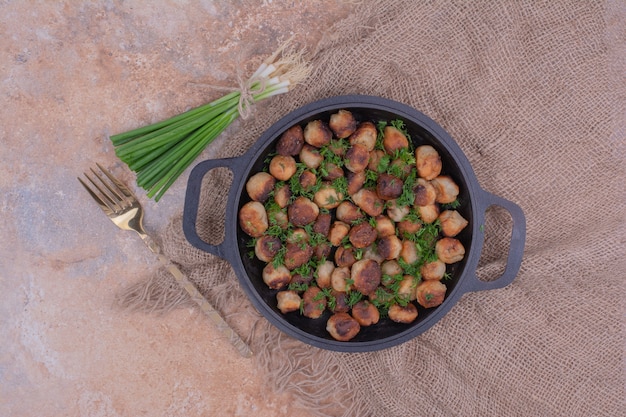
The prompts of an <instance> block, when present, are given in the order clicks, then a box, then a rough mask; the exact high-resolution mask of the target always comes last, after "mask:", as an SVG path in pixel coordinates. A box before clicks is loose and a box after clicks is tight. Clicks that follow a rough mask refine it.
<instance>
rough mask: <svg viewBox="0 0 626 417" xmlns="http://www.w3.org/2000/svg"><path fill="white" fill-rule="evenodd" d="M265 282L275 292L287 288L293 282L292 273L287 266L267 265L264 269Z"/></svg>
mask: <svg viewBox="0 0 626 417" xmlns="http://www.w3.org/2000/svg"><path fill="white" fill-rule="evenodd" d="M262 277H263V282H264V283H265V284H266V285H267V286H268V287H270V288H271V289H273V290H280V289H281V288H283V287H286V286H287V284H289V281H291V272H289V270H288V269H287V267H285V265H278V266H276V267H274V265H273V264H272V263H269V264H267V265H265V267H264V268H263V273H262Z"/></svg>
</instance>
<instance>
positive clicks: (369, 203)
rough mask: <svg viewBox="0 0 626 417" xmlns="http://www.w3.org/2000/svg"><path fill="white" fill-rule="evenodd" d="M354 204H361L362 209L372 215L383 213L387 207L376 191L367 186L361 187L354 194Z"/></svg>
mask: <svg viewBox="0 0 626 417" xmlns="http://www.w3.org/2000/svg"><path fill="white" fill-rule="evenodd" d="M352 201H354V204H356V205H357V206H359V208H361V210H363V211H364V212H365V213H367V214H368V215H370V216H372V217H376V216H378V215H380V214H382V212H383V209H384V207H385V203H384V201H383V200H382V199H381V198H380V197H378V194H376V192H375V191H372V190H370V189H367V188H361V189H360V190H359V191H357V192H356V193H355V194H354V195H353V196H352Z"/></svg>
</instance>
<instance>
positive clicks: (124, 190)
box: [96, 162, 136, 200]
mask: <svg viewBox="0 0 626 417" xmlns="http://www.w3.org/2000/svg"><path fill="white" fill-rule="evenodd" d="M96 165H97V166H98V168H100V170H101V171H102V172H104V175H106V176H107V177H108V178H109V179H110V180H111V182H112V183H113V184H115V185H116V186H117V189H118V191H120V192H121V193H122V194H123V195H124V197H126V198H128V199H129V200H136V197H135V195H134V194H133V193H132V192H131V191H130V190H129V189H128V187H127V186H126V185H124V184H123V183H122V182H121V181H120V180H118V179H117V178H115V177H114V176H113V174H111V173H110V172H109V171H108V170H106V169H104V168H102V166H100V164H99V163H97V162H96ZM118 195H119V193H118Z"/></svg>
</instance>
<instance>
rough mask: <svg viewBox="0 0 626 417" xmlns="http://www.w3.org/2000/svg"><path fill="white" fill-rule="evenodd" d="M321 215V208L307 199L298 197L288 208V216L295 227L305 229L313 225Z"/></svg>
mask: <svg viewBox="0 0 626 417" xmlns="http://www.w3.org/2000/svg"><path fill="white" fill-rule="evenodd" d="M319 213H320V208H319V207H318V206H317V204H315V203H314V202H312V201H311V200H309V199H308V198H306V197H302V196H301V197H298V198H296V199H295V200H294V202H293V203H291V204H290V205H289V207H288V208H287V216H288V217H289V221H290V222H291V224H293V225H294V226H298V227H303V226H306V225H307V224H309V223H313V222H314V221H315V219H317V216H318V215H319Z"/></svg>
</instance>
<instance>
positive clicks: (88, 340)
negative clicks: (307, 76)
mask: <svg viewBox="0 0 626 417" xmlns="http://www.w3.org/2000/svg"><path fill="white" fill-rule="evenodd" d="M295 3H298V6H297V7H296V8H293V5H294V4H295ZM348 12H349V6H347V5H344V4H342V3H341V2H338V1H332V0H323V1H318V2H305V3H304V4H300V3H299V2H294V1H287V0H274V1H270V0H268V1H261V0H239V1H234V2H230V1H225V0H224V1H209V0H203V1H184V0H158V1H152V2H141V1H139V2H124V1H113V0H112V1H108V0H97V1H90V2H86V1H84V2H80V1H65V2H30V1H26V2H22V1H11V0H9V1H2V2H0V31H1V33H2V37H0V45H1V48H0V97H1V98H2V99H1V100H2V101H1V102H2V112H0V143H1V147H0V214H1V216H0V236H1V237H2V239H0V297H1V302H0V314H1V315H2V320H1V321H0V334H1V337H2V343H1V344H0V415H2V416H14V417H17V416H33V415H37V416H144V415H145V416H213V415H224V416H250V415H255V416H259V417H264V416H288V415H294V414H298V415H303V416H304V415H306V412H303V411H300V410H297V409H296V408H295V406H294V405H293V400H294V399H293V398H290V397H287V396H285V395H283V394H281V393H276V392H272V391H271V390H268V389H267V387H266V385H265V383H264V381H263V377H262V375H261V374H260V373H259V372H258V370H257V369H256V367H255V364H254V361H252V360H250V359H243V358H241V357H240V356H239V355H238V354H237V352H236V351H235V350H234V348H232V347H231V346H230V344H229V343H228V341H227V340H226V339H225V338H224V337H223V336H222V335H221V334H219V333H218V332H217V331H216V329H215V327H214V326H213V325H212V324H211V323H210V322H209V321H208V320H207V319H206V318H205V317H204V316H203V315H202V313H200V312H199V311H198V310H197V309H183V310H178V311H175V312H173V313H170V314H167V315H164V316H150V315H145V314H140V313H129V312H127V311H122V310H120V309H118V308H116V307H115V306H114V303H113V300H114V297H115V294H116V293H117V291H118V290H119V289H120V288H122V287H123V286H124V285H126V284H128V283H130V282H134V281H135V280H140V279H145V278H146V277H148V276H149V275H150V274H151V273H153V272H154V271H155V270H156V268H157V263H156V260H155V258H154V257H153V256H152V255H151V253H150V252H149V251H148V250H147V249H146V248H145V247H144V246H143V244H142V242H141V240H140V239H138V237H137V236H136V235H134V234H132V233H130V232H122V231H120V230H118V229H117V228H116V227H115V226H114V225H113V224H112V223H111V222H110V221H109V220H108V219H107V218H106V217H105V216H104V215H103V214H102V213H101V212H100V210H99V208H98V207H97V206H96V205H95V204H94V203H93V201H91V200H90V198H89V197H88V195H87V194H86V192H85V191H84V190H83V189H82V188H81V186H80V184H79V183H78V181H77V180H76V177H78V176H80V175H82V173H83V172H84V171H85V170H86V169H88V168H89V167H90V166H92V165H93V163H94V162H96V161H97V162H99V163H101V164H102V165H104V166H106V167H108V168H110V169H111V170H112V171H113V172H114V173H115V174H117V175H118V176H120V177H121V178H122V179H123V180H124V181H125V182H127V183H128V184H131V185H133V186H134V183H133V178H134V177H133V176H132V174H131V173H130V172H129V171H128V169H127V168H126V167H125V166H124V165H123V164H121V163H120V162H119V160H118V159H117V158H116V157H115V155H114V152H113V149H112V146H111V144H110V142H109V140H108V136H109V135H111V134H114V133H119V132H122V131H125V130H128V129H130V128H134V127H137V126H139V125H144V124H146V123H149V122H155V121H158V120H160V119H163V118H164V117H165V116H171V115H174V114H177V113H180V112H182V111H184V110H186V109H188V108H190V107H193V106H196V105H199V104H202V103H204V102H206V101H208V99H209V98H210V99H213V98H216V95H215V92H211V91H208V90H207V89H206V88H203V87H201V86H198V83H211V84H219V85H233V84H234V83H235V82H236V77H235V75H236V73H237V69H238V68H243V69H245V70H246V71H247V70H248V69H246V65H242V63H245V62H255V61H254V60H255V59H256V60H257V61H256V62H257V63H258V62H260V60H261V59H262V58H264V57H265V56H266V55H268V54H270V53H271V52H272V51H273V50H274V49H275V48H276V46H277V45H278V44H279V40H280V39H283V38H286V37H288V36H290V35H292V34H295V35H296V40H297V41H298V42H300V43H301V44H302V45H304V46H307V47H309V48H313V47H314V45H315V43H316V42H317V40H318V39H319V37H320V35H321V33H322V32H323V31H324V29H325V28H327V27H328V26H329V25H331V24H332V22H333V21H334V20H336V19H340V18H341V17H342V16H345V15H346V14H347V13H348ZM210 156H211V151H210V150H208V151H206V152H205V154H204V155H203V156H202V157H201V158H203V159H204V158H206V157H210ZM186 175H187V173H185V174H184V175H183V177H182V178H181V180H180V181H179V182H178V183H177V184H175V185H174V187H173V188H172V189H171V190H170V191H169V192H168V194H166V196H165V197H164V198H163V199H162V200H161V201H160V202H159V203H155V202H153V201H151V200H147V199H146V198H145V194H144V193H143V192H142V191H141V190H137V189H136V188H135V190H136V191H137V192H138V194H139V195H140V199H141V201H142V203H143V205H144V207H145V208H146V212H147V213H146V218H145V220H146V228H147V229H148V230H149V231H150V232H154V233H159V232H161V231H162V230H163V229H164V228H165V227H166V225H167V223H168V221H169V219H170V218H171V217H172V216H173V215H174V214H175V213H177V212H179V211H180V210H182V202H183V196H184V188H185V179H186Z"/></svg>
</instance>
